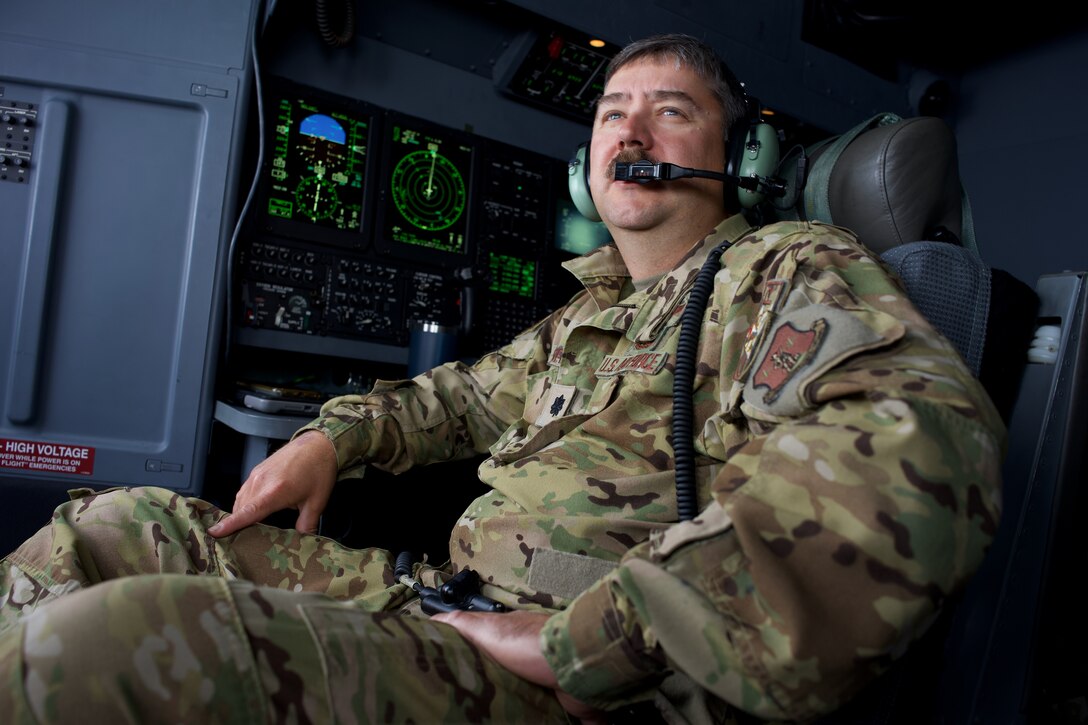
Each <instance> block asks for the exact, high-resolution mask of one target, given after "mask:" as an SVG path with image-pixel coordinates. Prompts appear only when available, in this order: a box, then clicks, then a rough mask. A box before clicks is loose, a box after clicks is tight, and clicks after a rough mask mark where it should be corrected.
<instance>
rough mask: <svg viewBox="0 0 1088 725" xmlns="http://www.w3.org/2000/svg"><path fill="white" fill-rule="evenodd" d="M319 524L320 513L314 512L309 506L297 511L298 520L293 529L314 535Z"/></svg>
mask: <svg viewBox="0 0 1088 725" xmlns="http://www.w3.org/2000/svg"><path fill="white" fill-rule="evenodd" d="M320 524H321V512H320V511H314V509H313V508H312V507H310V506H303V507H302V508H300V509H299V510H298V520H297V521H296V522H295V528H296V529H298V530H299V531H301V532H302V533H304V534H316V533H317V529H318V526H320Z"/></svg>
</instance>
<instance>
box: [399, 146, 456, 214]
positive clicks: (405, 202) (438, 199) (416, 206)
mask: <svg viewBox="0 0 1088 725" xmlns="http://www.w3.org/2000/svg"><path fill="white" fill-rule="evenodd" d="M428 146H430V148H426V149H420V150H419V151H413V152H411V153H410V154H408V155H407V156H405V157H404V158H402V159H401V160H400V162H398V163H397V166H396V168H394V169H393V178H392V179H391V186H392V191H393V203H394V204H396V206H397V211H399V212H400V213H401V216H403V217H404V220H405V221H407V222H408V223H410V224H412V225H413V226H416V227H419V228H420V229H422V230H424V231H428V232H438V231H442V230H443V229H448V228H449V227H451V226H453V225H454V224H456V223H457V221H458V220H460V218H461V216H462V215H463V214H464V212H465V204H466V193H465V180H464V178H463V177H462V176H461V172H460V171H458V169H457V167H456V166H454V165H453V163H452V162H450V160H449V159H447V158H446V157H445V156H443V155H442V154H440V153H439V152H438V149H437V147H436V145H435V144H428Z"/></svg>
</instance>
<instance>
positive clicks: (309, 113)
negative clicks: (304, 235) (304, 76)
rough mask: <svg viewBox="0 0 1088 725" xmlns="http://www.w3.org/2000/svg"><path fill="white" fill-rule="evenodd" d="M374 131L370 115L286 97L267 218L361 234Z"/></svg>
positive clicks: (279, 114)
mask: <svg viewBox="0 0 1088 725" xmlns="http://www.w3.org/2000/svg"><path fill="white" fill-rule="evenodd" d="M369 132H370V120H369V117H368V116H366V115H365V114H353V113H350V112H345V111H342V110H338V109H332V108H323V107H322V104H321V103H320V101H315V100H299V99H294V98H289V97H284V98H281V99H280V100H279V103H278V106H277V109H276V115H275V128H274V133H273V137H272V138H273V143H272V148H271V149H270V157H271V158H270V163H269V171H268V173H269V175H270V177H271V184H270V187H269V193H268V197H267V202H266V203H267V207H266V212H267V214H268V216H269V217H270V218H272V219H282V220H289V221H292V222H298V223H301V224H304V225H312V226H315V227H321V228H324V229H330V230H336V231H343V232H361V230H362V224H363V195H364V192H365V190H364V188H363V185H364V179H365V178H366V155H367V143H368V138H369Z"/></svg>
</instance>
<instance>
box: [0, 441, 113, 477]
mask: <svg viewBox="0 0 1088 725" xmlns="http://www.w3.org/2000/svg"><path fill="white" fill-rule="evenodd" d="M0 468H19V469H23V470H26V471H47V472H49V473H75V474H78V475H81V476H90V475H91V474H92V473H94V449H93V448H89V447H87V446H70V445H68V444H66V443H43V442H42V441H17V440H12V439H10V438H0Z"/></svg>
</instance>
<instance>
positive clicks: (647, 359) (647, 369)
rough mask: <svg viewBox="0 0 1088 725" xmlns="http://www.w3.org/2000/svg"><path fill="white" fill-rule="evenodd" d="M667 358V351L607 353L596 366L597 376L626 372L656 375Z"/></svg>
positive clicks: (610, 375) (605, 376) (608, 376)
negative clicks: (626, 353) (623, 353)
mask: <svg viewBox="0 0 1088 725" xmlns="http://www.w3.org/2000/svg"><path fill="white" fill-rule="evenodd" d="M668 360H669V353H667V352H636V353H633V354H630V355H607V356H606V357H605V359H604V360H603V361H602V362H601V364H600V366H599V367H598V368H597V373H596V374H597V377H599V378H610V377H614V376H616V375H626V374H627V373H642V374H644V375H656V374H657V373H659V372H661V368H663V367H665V363H666V362H668Z"/></svg>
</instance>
